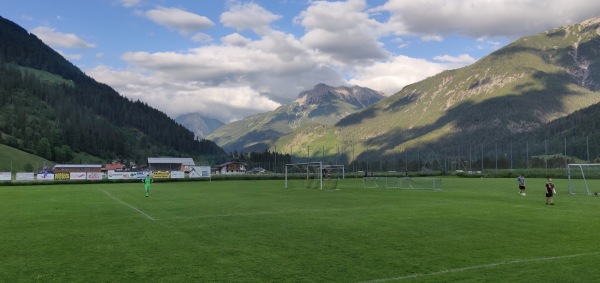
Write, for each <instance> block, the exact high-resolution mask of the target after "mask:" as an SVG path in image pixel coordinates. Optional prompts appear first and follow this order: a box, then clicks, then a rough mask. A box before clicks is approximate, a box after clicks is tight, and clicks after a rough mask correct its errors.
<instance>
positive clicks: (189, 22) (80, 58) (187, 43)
mask: <svg viewBox="0 0 600 283" xmlns="http://www.w3.org/2000/svg"><path fill="white" fill-rule="evenodd" d="M0 16H2V17H4V18H7V19H9V20H11V21H13V22H15V23H17V24H19V25H20V26H22V27H23V28H25V29H26V30H28V31H29V32H31V33H33V34H35V35H37V36H38V37H39V38H40V39H42V40H43V41H44V42H45V43H46V44H48V45H50V46H51V47H52V48H54V49H55V50H57V51H58V52H59V53H61V54H62V55H63V56H64V57H65V58H67V59H68V60H69V61H71V62H72V63H73V64H75V65H76V66H78V67H79V68H80V69H81V70H82V71H84V72H85V73H86V74H88V75H90V76H91V77H93V78H94V79H96V80H97V81H99V82H102V83H106V84H108V85H110V86H111V87H113V88H114V89H115V90H117V91H118V92H119V93H121V94H122V95H123V96H126V97H128V98H130V99H132V100H141V101H144V102H146V103H148V104H149V105H150V106H153V107H155V108H157V109H159V110H161V111H163V112H165V113H166V114H167V115H169V116H171V117H173V118H175V117H176V116H178V115H181V114H185V113H191V112H198V113H201V114H203V115H204V116H206V117H211V118H215V119H219V120H221V121H223V122H225V123H227V122H231V121H234V120H238V119H241V118H244V117H246V116H248V115H253V114H257V113H261V112H266V111H270V110H273V109H275V108H276V107H278V106H280V105H282V104H287V103H290V102H291V101H293V100H294V99H295V98H296V96H297V95H298V93H300V92H301V91H303V90H306V89H310V88H312V87H313V86H314V85H316V84H318V83H326V84H329V85H332V86H339V85H360V86H365V87H370V88H373V89H375V90H378V91H381V92H383V93H384V94H385V95H392V94H394V93H395V92H397V91H399V90H401V89H402V87H404V86H406V85H407V84H410V83H414V82H417V81H420V80H422V79H424V78H427V77H429V76H432V75H434V74H437V73H439V72H441V71H443V70H447V69H453V68H459V67H462V66H466V65H468V64H471V63H473V62H475V61H476V60H478V59H480V58H482V57H484V56H486V55H487V54H489V53H491V52H493V51H494V50H496V49H498V48H501V47H502V46H504V45H506V44H508V43H510V42H512V41H513V40H516V39H518V38H520V37H522V36H527V35H532V34H537V33H540V32H544V31H546V30H550V29H553V28H555V27H559V26H563V25H570V24H576V23H579V22H581V21H584V20H586V19H589V18H593V17H598V16H600V2H597V1H588V0H547V1H541V0H538V1H535V0H453V1H448V0H420V1H416V0H373V1H367V0H346V1H341V0H340V1H312V0H253V1H243V0H196V1H190V0H168V1H167V0H83V1H82V0H60V1H48V0H19V1H11V0H0Z"/></svg>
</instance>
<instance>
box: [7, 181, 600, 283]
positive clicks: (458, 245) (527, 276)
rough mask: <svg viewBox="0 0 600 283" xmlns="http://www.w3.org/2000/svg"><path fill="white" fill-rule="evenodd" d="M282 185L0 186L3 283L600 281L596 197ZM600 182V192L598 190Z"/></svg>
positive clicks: (467, 185) (452, 186)
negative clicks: (147, 190) (551, 198)
mask: <svg viewBox="0 0 600 283" xmlns="http://www.w3.org/2000/svg"><path fill="white" fill-rule="evenodd" d="M361 182H362V181H361V179H352V178H351V179H346V180H343V181H340V183H339V184H338V188H339V190H335V191H318V190H310V189H284V188H283V187H284V184H283V180H244V181H241V180H237V181H212V182H177V183H154V184H153V185H152V191H151V195H150V197H148V198H146V197H144V189H143V184H142V183H141V182H140V183H139V184H135V183H124V184H79V185H62V184H61V185H38V186H6V187H0V230H1V232H0V278H1V279H0V281H2V282H594V281H596V282H597V281H599V280H600V274H599V273H598V269H597V265H598V264H597V262H599V261H600V248H599V246H598V240H599V239H600V221H599V217H598V216H599V214H600V210H599V209H598V208H599V202H600V197H597V196H587V195H569V194H567V193H566V191H567V180H555V184H556V185H557V191H558V195H557V197H556V199H555V202H556V205H554V206H550V205H545V197H544V182H545V180H543V179H527V194H528V195H527V196H525V197H523V196H520V195H518V188H517V182H516V178H511V179H475V178H473V179H467V178H444V179H443V190H440V191H432V190H399V189H364V188H362V183H361ZM598 185H600V183H595V186H596V187H598Z"/></svg>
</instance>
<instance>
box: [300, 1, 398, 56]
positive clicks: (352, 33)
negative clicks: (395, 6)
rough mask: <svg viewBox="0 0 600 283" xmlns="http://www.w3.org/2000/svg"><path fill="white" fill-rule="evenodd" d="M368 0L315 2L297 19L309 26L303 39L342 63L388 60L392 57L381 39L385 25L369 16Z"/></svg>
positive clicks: (306, 27) (306, 43) (306, 26)
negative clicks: (366, 1) (379, 39)
mask: <svg viewBox="0 0 600 283" xmlns="http://www.w3.org/2000/svg"><path fill="white" fill-rule="evenodd" d="M365 9H366V3H365V1H364V0H349V1H346V2H326V1H316V2H312V4H311V6H310V7H308V9H306V10H305V11H303V12H302V13H301V14H300V16H299V17H298V18H296V22H299V23H300V24H301V25H302V26H304V28H305V29H306V34H305V35H304V36H303V37H302V42H303V44H305V45H306V46H307V47H309V48H312V49H314V50H318V51H319V52H320V53H322V54H324V55H327V56H330V57H331V58H332V59H333V60H335V61H336V63H337V64H339V65H352V64H356V63H357V62H361V61H369V60H377V59H384V58H386V57H387V56H388V54H387V52H386V51H385V50H384V48H383V44H382V43H381V42H379V41H378V38H379V37H380V36H382V35H385V34H386V33H387V32H386V30H385V27H384V26H383V25H382V24H381V23H379V22H377V21H375V20H373V19H370V18H369V14H368V13H367V12H366V11H365Z"/></svg>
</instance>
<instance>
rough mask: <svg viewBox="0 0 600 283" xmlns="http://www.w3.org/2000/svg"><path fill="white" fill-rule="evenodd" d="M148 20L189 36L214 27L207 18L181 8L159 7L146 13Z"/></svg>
mask: <svg viewBox="0 0 600 283" xmlns="http://www.w3.org/2000/svg"><path fill="white" fill-rule="evenodd" d="M145 15H146V17H147V18H148V19H150V20H152V21H154V22H155V23H157V24H159V25H162V26H166V27H168V28H171V29H174V30H177V31H179V32H181V33H182V34H185V35H189V34H193V33H195V32H198V31H200V30H203V29H206V28H209V27H212V26H214V25H215V24H214V23H213V22H212V21H211V20H210V19H209V18H207V17H204V16H201V15H197V14H194V13H190V12H188V11H185V10H182V9H179V8H166V7H159V8H157V9H153V10H149V11H146V12H145Z"/></svg>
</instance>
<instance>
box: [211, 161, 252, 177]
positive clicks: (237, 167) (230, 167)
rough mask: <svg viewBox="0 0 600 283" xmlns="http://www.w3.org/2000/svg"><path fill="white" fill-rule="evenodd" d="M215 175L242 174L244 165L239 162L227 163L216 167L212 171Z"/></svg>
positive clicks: (244, 170)
mask: <svg viewBox="0 0 600 283" xmlns="http://www.w3.org/2000/svg"><path fill="white" fill-rule="evenodd" d="M212 171H213V172H215V174H244V173H246V165H245V164H243V163H240V162H227V163H223V164H220V165H217V166H215V167H214V169H213V170H212Z"/></svg>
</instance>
